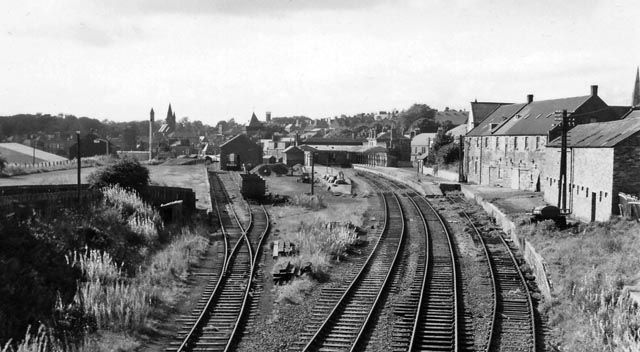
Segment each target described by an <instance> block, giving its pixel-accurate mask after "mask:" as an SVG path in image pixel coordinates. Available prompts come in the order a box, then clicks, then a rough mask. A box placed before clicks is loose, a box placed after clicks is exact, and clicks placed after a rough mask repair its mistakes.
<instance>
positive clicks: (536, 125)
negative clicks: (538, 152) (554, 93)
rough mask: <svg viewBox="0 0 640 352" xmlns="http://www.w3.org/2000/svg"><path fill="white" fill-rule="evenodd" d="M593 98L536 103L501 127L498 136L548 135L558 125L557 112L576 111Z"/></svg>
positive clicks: (497, 132)
mask: <svg viewBox="0 0 640 352" xmlns="http://www.w3.org/2000/svg"><path fill="white" fill-rule="evenodd" d="M591 97H592V96H591V95H585V96H580V97H571V98H561V99H550V100H540V101H534V102H532V103H530V104H527V105H526V106H524V107H523V108H522V110H520V111H518V112H517V113H515V114H514V116H513V117H512V118H511V119H510V120H508V121H507V122H506V123H505V124H504V125H502V126H501V127H499V128H498V129H497V130H496V131H495V132H494V134H496V135H546V134H547V133H548V132H549V130H551V129H552V128H553V125H556V124H557V123H558V121H556V120H555V115H554V114H555V112H556V111H561V110H563V109H566V110H568V111H576V110H578V108H579V107H580V106H582V105H583V104H584V103H586V102H587V100H589V99H590V98H591Z"/></svg>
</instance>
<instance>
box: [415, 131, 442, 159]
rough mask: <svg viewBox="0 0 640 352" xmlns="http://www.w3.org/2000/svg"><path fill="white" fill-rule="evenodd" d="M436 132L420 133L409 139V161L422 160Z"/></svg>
mask: <svg viewBox="0 0 640 352" xmlns="http://www.w3.org/2000/svg"><path fill="white" fill-rule="evenodd" d="M436 135H437V133H435V132H434V133H420V134H418V135H416V136H415V137H413V139H411V161H412V162H413V163H417V160H424V158H425V157H426V156H427V155H429V149H430V148H431V146H432V145H433V141H434V140H435V139H436Z"/></svg>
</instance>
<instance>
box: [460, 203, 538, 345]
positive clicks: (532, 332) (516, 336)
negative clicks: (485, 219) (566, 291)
mask: <svg viewBox="0 0 640 352" xmlns="http://www.w3.org/2000/svg"><path fill="white" fill-rule="evenodd" d="M449 200H450V201H451V202H455V203H462V202H461V200H460V197H449ZM461 214H462V215H463V216H464V217H465V218H466V219H467V221H468V222H469V224H470V225H471V228H472V229H473V230H474V232H475V233H476V235H477V236H478V237H479V238H480V239H481V241H482V244H483V246H484V247H485V251H486V253H487V256H488V257H489V258H490V261H489V262H490V265H491V271H492V278H493V281H494V283H495V286H494V287H495V288H494V292H496V294H495V296H494V304H495V305H494V307H495V310H494V312H493V324H492V326H491V332H490V335H489V340H488V344H487V351H529V352H532V351H536V349H537V342H536V323H535V313H534V312H535V311H534V309H533V302H532V300H531V293H530V292H529V286H528V285H527V282H526V280H525V278H524V276H523V275H522V272H521V271H520V266H519V265H518V262H517V260H516V258H515V256H514V255H513V252H512V251H511V249H510V247H509V245H508V244H507V242H506V241H505V240H504V238H503V237H502V236H501V235H499V234H498V235H494V236H490V235H483V234H482V233H481V232H480V231H479V230H478V228H477V227H476V225H475V223H474V222H473V220H472V219H471V217H470V216H469V214H468V213H467V212H465V211H464V210H463V211H461Z"/></svg>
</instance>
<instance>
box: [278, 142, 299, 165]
mask: <svg viewBox="0 0 640 352" xmlns="http://www.w3.org/2000/svg"><path fill="white" fill-rule="evenodd" d="M282 162H283V163H285V164H286V165H287V166H293V165H296V164H301V165H302V164H304V150H302V149H300V148H299V147H297V146H295V145H292V146H289V147H287V148H286V149H285V150H284V151H283V152H282Z"/></svg>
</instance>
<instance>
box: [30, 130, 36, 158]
mask: <svg viewBox="0 0 640 352" xmlns="http://www.w3.org/2000/svg"><path fill="white" fill-rule="evenodd" d="M31 145H32V146H33V161H32V164H33V165H35V164H36V136H35V135H34V134H32V135H31Z"/></svg>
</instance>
